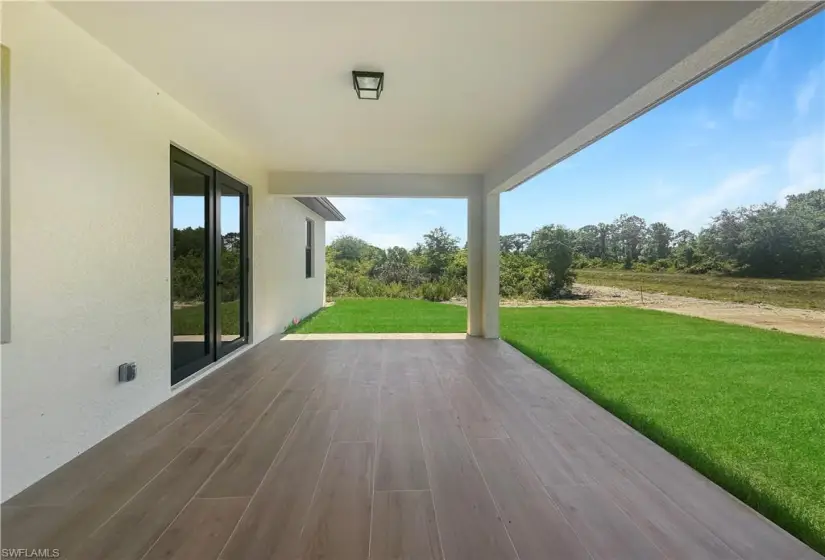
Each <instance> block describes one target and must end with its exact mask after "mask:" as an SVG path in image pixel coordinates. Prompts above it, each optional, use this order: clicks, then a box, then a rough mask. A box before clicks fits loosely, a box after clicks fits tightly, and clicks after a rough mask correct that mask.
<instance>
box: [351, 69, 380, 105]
mask: <svg viewBox="0 0 825 560" xmlns="http://www.w3.org/2000/svg"><path fill="white" fill-rule="evenodd" d="M352 85H353V87H354V88H355V93H357V94H358V99H378V98H379V97H381V91H382V90H383V89H384V73H383V72H365V71H363V70H353V71H352Z"/></svg>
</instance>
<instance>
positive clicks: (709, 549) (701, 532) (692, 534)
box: [602, 469, 741, 560]
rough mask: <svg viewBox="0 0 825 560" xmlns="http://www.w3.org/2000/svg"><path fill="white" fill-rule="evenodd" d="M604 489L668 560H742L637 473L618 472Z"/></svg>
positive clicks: (625, 470)
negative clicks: (700, 559)
mask: <svg viewBox="0 0 825 560" xmlns="http://www.w3.org/2000/svg"><path fill="white" fill-rule="evenodd" d="M602 487H603V488H605V490H607V491H608V492H609V493H610V495H611V496H612V498H613V501H614V502H615V503H616V504H617V505H618V506H619V507H620V508H622V509H623V510H624V511H625V513H627V515H628V516H629V517H630V518H631V519H632V520H633V521H634V522H635V523H636V526H637V527H639V529H640V530H641V531H642V533H644V534H645V535H646V536H647V537H648V538H649V539H650V540H651V541H652V542H653V543H654V544H655V545H656V546H657V547H658V548H659V550H661V551H662V552H663V553H664V554H665V555H666V556H667V557H668V558H674V559H677V558H678V559H684V560H691V559H693V558H714V559H720V560H722V559H739V558H741V557H740V556H739V555H738V554H736V553H734V552H733V550H731V549H730V548H728V547H727V546H726V545H725V544H724V543H723V542H722V541H721V540H719V539H718V538H717V537H716V536H715V535H714V534H713V533H712V532H711V531H710V530H708V529H707V528H706V527H705V526H703V525H702V524H700V523H699V522H698V521H696V520H695V519H693V518H692V517H691V516H690V515H688V514H687V513H685V512H684V511H682V510H681V509H680V508H679V507H678V506H677V505H676V504H675V503H674V502H672V501H671V500H670V499H669V498H668V497H667V496H665V494H664V493H663V492H662V491H661V490H659V489H658V488H656V486H654V485H653V484H651V483H650V482H649V481H648V480H647V479H646V478H644V477H643V476H641V475H639V474H638V473H636V472H635V471H634V470H631V469H623V470H621V472H616V473H615V476H614V477H613V478H612V480H611V481H610V482H607V483H604V484H602Z"/></svg>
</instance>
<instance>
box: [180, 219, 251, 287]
mask: <svg viewBox="0 0 825 560" xmlns="http://www.w3.org/2000/svg"><path fill="white" fill-rule="evenodd" d="M206 247H207V234H206V230H205V229H204V228H203V227H197V228H192V227H188V228H175V229H173V230H172V300H173V301H174V302H177V303H194V302H202V301H205V299H206V294H205V290H206V276H205V275H204V273H205V260H206V254H205V250H206ZM220 259H221V264H220V267H219V270H220V274H221V278H220V280H221V281H222V282H223V283H222V285H221V301H223V302H227V301H235V300H237V299H240V297H241V236H240V234H239V233H237V232H230V233H227V234H226V235H223V236H222V244H221V255H220Z"/></svg>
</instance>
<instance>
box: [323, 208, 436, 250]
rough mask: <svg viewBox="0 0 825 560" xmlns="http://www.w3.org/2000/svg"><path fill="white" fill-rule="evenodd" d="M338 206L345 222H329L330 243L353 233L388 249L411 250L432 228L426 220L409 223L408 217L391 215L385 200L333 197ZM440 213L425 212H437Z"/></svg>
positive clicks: (327, 233)
mask: <svg viewBox="0 0 825 560" xmlns="http://www.w3.org/2000/svg"><path fill="white" fill-rule="evenodd" d="M330 202H332V203H333V204H334V205H335V206H336V208H338V209H339V210H340V211H341V213H342V214H344V216H345V217H346V220H345V221H343V222H327V226H326V242H327V245H328V244H330V243H331V242H332V241H334V240H335V238H336V237H340V236H342V235H354V236H356V237H360V238H361V239H363V240H364V241H366V242H367V243H370V244H372V245H375V246H376V247H381V248H382V249H386V248H388V247H395V246H398V247H406V248H408V249H411V248H413V247H415V244H416V243H418V242H419V241H421V236H422V234H423V233H424V232H426V231H428V230H429V229H430V227H429V225H428V223H426V221H425V220H419V221H418V222H413V223H410V221H409V219H407V220H404V221H403V222H399V221H398V220H394V219H393V218H392V216H391V215H390V216H388V212H387V209H386V206H385V205H384V204H382V202H387V201H386V200H385V201H382V200H378V199H370V198H356V197H353V198H330ZM437 213H438V212H435V213H433V214H429V213H428V212H427V211H424V212H423V213H422V214H424V215H428V216H430V215H436V214H437ZM407 217H409V216H407Z"/></svg>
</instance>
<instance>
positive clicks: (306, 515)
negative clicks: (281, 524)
mask: <svg viewBox="0 0 825 560" xmlns="http://www.w3.org/2000/svg"><path fill="white" fill-rule="evenodd" d="M360 358H361V350H360V349H359V350H358V353H357V354H356V357H355V362H354V363H355V366H357V365H358V362H359V360H360ZM354 374H355V367H353V368H352V371H350V374H349V378H348V379H347V388H346V392H347V396H349V395H348V393H349V389H350V387H351V386H352V377H353V375H354ZM345 404H346V402H345V400H344V399H343V397H342V398H341V402H340V403H339V404H338V414H336V415H335V428H334V429H333V430H332V434H330V436H329V445H327V451H326V453H325V454H324V460H323V461H322V462H321V470H320V471H318V480H316V481H315V488H313V490H312V497H311V498H310V500H309V505H308V506H307V509H306V512H304V519H303V521H302V522H301V530H300V531H298V535H299V537H300V539H299V541H301V540H303V536H304V529H305V528H306V523H307V519H308V518H309V514H310V513H311V512H312V506H313V505H315V498H316V496H317V494H318V490H319V488H320V487H321V479H322V478H323V476H324V469H325V468H326V466H327V459H328V458H329V452H330V450H331V449H332V445H333V444H334V443H335V434H336V433H337V432H338V429H339V428H340V427H341V411H342V410H343V408H344V406H345ZM300 544H301V543H300V542H299V545H300Z"/></svg>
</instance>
